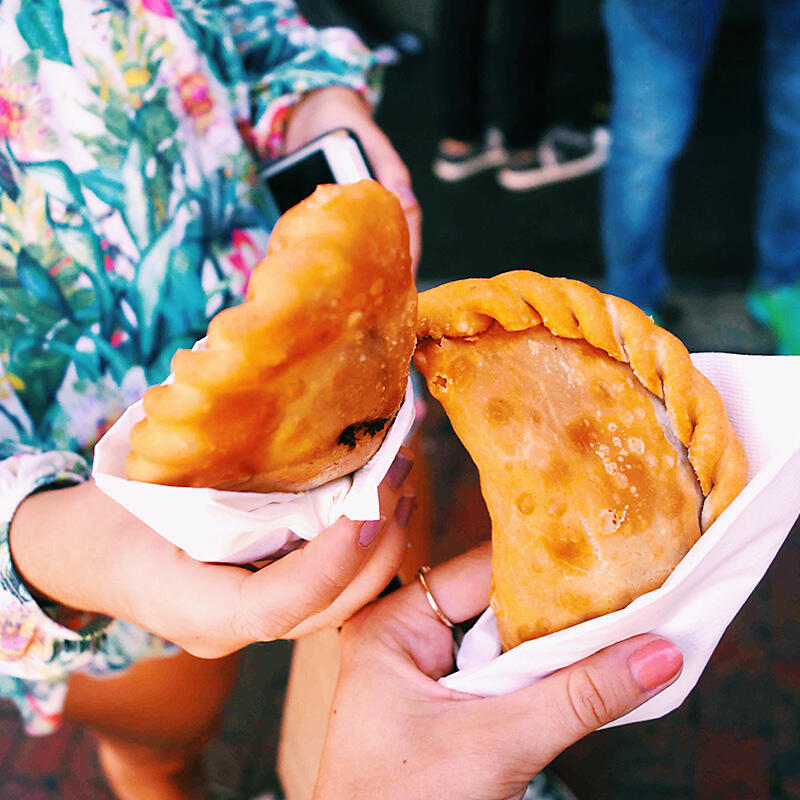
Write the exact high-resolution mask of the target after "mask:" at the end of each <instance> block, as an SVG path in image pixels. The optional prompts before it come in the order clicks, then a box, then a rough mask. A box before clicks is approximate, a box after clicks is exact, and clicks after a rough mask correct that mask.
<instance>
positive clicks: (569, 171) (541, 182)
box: [497, 125, 611, 192]
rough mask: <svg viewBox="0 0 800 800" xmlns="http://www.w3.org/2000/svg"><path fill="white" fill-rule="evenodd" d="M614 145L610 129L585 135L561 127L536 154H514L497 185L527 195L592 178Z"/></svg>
mask: <svg viewBox="0 0 800 800" xmlns="http://www.w3.org/2000/svg"><path fill="white" fill-rule="evenodd" d="M610 143H611V137H610V134H609V133H608V130H607V129H606V128H595V129H594V130H592V131H589V132H584V131H580V130H577V129H575V128H569V127H566V126H563V125H559V126H557V127H555V128H552V129H551V130H550V131H548V132H547V133H546V134H545V135H544V136H543V137H542V140H541V142H540V143H539V146H538V147H537V148H535V149H534V150H519V151H516V152H514V151H512V152H511V154H510V156H509V162H508V164H507V165H506V166H505V167H504V168H503V169H501V170H500V171H499V172H498V173H497V182H498V183H499V184H500V185H501V186H502V187H503V188H504V189H508V190H510V191H512V192H524V191H527V190H529V189H537V188H539V187H541V186H547V185H548V184H551V183H560V182H562V181H568V180H572V179H573V178H580V177H581V176H583V175H589V174H591V173H592V172H596V171H597V170H598V169H600V168H601V167H602V166H603V165H604V164H605V163H606V161H607V160H608V148H609V145H610Z"/></svg>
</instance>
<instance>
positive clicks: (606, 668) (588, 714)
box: [490, 634, 683, 775]
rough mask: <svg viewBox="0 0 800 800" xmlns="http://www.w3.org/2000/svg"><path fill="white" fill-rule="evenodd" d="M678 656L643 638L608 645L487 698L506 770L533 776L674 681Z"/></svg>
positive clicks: (673, 650)
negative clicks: (533, 681) (520, 686)
mask: <svg viewBox="0 0 800 800" xmlns="http://www.w3.org/2000/svg"><path fill="white" fill-rule="evenodd" d="M682 667H683V655H682V654H681V651H680V650H678V648H677V647H675V645H674V644H672V642H669V641H667V640H666V639H663V638H661V637H659V636H654V635H652V634H645V635H643V636H636V637H634V638H632V639H627V640H626V641H624V642H619V643H618V644H615V645H612V646H611V647H607V648H606V649H605V650H601V651H599V652H598V653H595V654H594V655H592V656H590V657H589V658H586V659H584V660H583V661H579V662H578V663H576V664H572V665H571V666H569V667H566V668H564V669H561V670H559V671H558V672H554V673H553V674H552V675H549V676H548V677H547V678H545V679H544V680H542V681H540V682H539V683H537V684H534V685H533V686H529V687H527V688H525V689H521V690H519V691H517V692H513V693H511V694H508V695H505V696H503V697H498V698H492V699H491V700H490V702H491V703H492V705H494V706H495V708H494V709H493V710H492V714H491V716H492V719H493V720H496V724H497V732H496V733H497V735H498V736H499V737H502V738H503V740H504V742H503V744H504V746H505V748H508V750H507V752H508V754H509V755H508V758H509V762H508V763H509V766H510V768H513V769H514V770H515V771H516V770H519V771H521V772H522V773H524V774H525V775H533V774H535V773H536V772H538V771H539V770H540V769H541V768H542V767H544V766H545V765H546V764H548V763H549V762H550V761H552V760H553V759H554V758H555V757H556V756H557V755H558V754H559V753H560V752H561V751H562V750H564V749H565V748H566V747H568V746H569V745H571V744H574V743H575V742H576V741H578V740H579V739H581V738H583V737H584V736H585V735H586V734H587V733H591V732H592V731H594V730H597V728H600V727H602V726H603V725H605V724H606V723H608V722H611V721H612V720H615V719H618V718H619V717H621V716H623V715H625V714H627V713H628V712H629V711H632V710H633V709H635V708H637V707H638V706H640V705H641V704H642V703H644V702H645V701H646V700H649V699H650V698H651V697H653V696H654V695H656V694H658V693H659V692H660V691H662V690H663V689H665V688H666V687H667V686H669V685H670V684H672V683H674V681H675V679H676V678H677V677H678V675H679V674H680V671H681V668H682Z"/></svg>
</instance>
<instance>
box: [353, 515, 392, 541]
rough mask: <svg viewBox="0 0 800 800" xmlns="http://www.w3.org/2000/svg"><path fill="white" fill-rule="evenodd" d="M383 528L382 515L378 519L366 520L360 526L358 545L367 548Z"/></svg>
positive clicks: (383, 518) (384, 523) (384, 524)
mask: <svg viewBox="0 0 800 800" xmlns="http://www.w3.org/2000/svg"><path fill="white" fill-rule="evenodd" d="M385 526H386V517H384V516H383V515H381V517H380V519H370V520H367V521H366V522H365V523H364V524H363V525H362V526H361V531H360V533H359V534H358V543H359V544H360V545H361V546H362V547H369V546H370V545H371V544H372V543H373V542H374V541H375V538H376V537H377V535H378V534H379V533H380V532H381V531H382V530H383V529H384V527H385Z"/></svg>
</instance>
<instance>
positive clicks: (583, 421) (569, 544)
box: [415, 272, 746, 648]
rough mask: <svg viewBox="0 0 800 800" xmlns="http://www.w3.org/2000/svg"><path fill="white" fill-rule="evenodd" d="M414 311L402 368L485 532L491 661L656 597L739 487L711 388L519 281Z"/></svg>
mask: <svg viewBox="0 0 800 800" xmlns="http://www.w3.org/2000/svg"><path fill="white" fill-rule="evenodd" d="M419 300H420V303H419V312H420V321H419V327H418V331H417V333H418V337H419V342H418V345H417V352H416V355H415V363H416V364H417V366H418V367H419V368H420V370H421V371H422V372H423V374H424V375H425V376H426V378H427V381H428V386H429V388H430V390H431V392H432V394H433V395H434V396H435V397H436V398H437V399H439V400H440V401H441V403H442V404H443V406H444V408H445V410H446V412H447V415H448V417H449V418H450V420H451V422H452V424H453V427H454V429H455V431H456V433H457V434H458V436H459V438H460V439H461V440H462V442H463V443H464V445H465V446H466V448H467V450H468V451H469V452H470V455H471V456H472V458H473V459H474V460H475V462H476V464H477V466H478V469H479V472H480V476H481V489H482V491H483V494H484V498H485V499H486V503H487V506H488V508H489V512H490V515H491V518H492V541H493V596H492V605H493V607H494V609H495V611H496V613H497V617H498V626H499V631H500V635H501V640H502V642H503V645H504V647H506V648H509V647H513V646H515V645H516V644H518V643H520V642H521V641H524V640H526V639H530V638H534V637H537V636H541V635H544V634H546V633H550V632H553V631H556V630H560V629H561V628H564V627H566V626H568V625H572V624H575V623H577V622H581V621H583V620H585V619H589V618H591V617H594V616H598V615H600V614H604V613H608V612H610V611H613V610H616V609H619V608H623V607H624V606H625V605H627V604H628V603H629V602H630V601H631V600H632V599H634V598H635V597H637V596H639V595H641V594H643V593H644V592H647V591H649V590H652V589H655V588H657V587H658V586H660V585H661V584H662V583H663V581H664V580H665V579H666V578H667V576H668V575H669V574H670V572H671V571H672V570H673V569H674V567H675V566H676V565H677V563H678V562H679V561H680V559H681V558H682V557H683V556H684V555H685V553H686V552H687V551H688V550H689V548H690V547H691V546H692V544H693V543H694V542H695V541H696V540H697V538H698V537H699V536H700V535H701V532H702V531H703V530H705V529H706V528H707V527H708V526H709V525H710V524H711V523H712V522H713V520H714V519H715V518H716V517H717V516H718V515H719V513H721V511H722V510H723V509H724V508H725V507H726V506H727V505H728V503H729V502H730V501H731V500H732V499H733V497H735V496H736V494H738V492H739V491H740V490H741V488H742V487H743V486H744V483H745V481H746V461H745V458H744V451H743V449H742V447H741V444H740V443H739V440H738V438H737V437H736V435H735V433H734V431H733V429H732V427H731V425H730V422H729V421H728V419H727V416H726V414H725V410H724V407H723V405H722V401H721V399H720V397H719V394H718V393H717V391H716V389H714V387H713V386H711V384H710V383H709V382H708V381H707V380H706V379H705V378H704V377H703V376H702V375H701V374H700V373H699V372H698V371H697V370H696V369H695V368H694V367H693V366H692V363H691V360H690V359H689V355H688V353H687V352H686V349H685V348H684V347H683V345H682V344H681V343H680V342H679V341H678V340H677V339H676V338H675V337H674V336H672V335H671V334H669V333H668V332H667V331H664V330H663V329H661V328H659V327H658V326H656V325H655V324H654V323H653V322H652V320H651V319H649V318H648V317H647V316H645V315H644V314H643V313H642V312H641V311H640V310H639V309H637V308H636V307H635V306H633V305H631V304H630V303H627V302H625V301H624V300H619V299H618V298H613V297H609V296H606V295H603V294H601V293H600V292H597V291H596V290H594V289H591V287H588V286H586V285H585V284H582V283H579V282H577V281H570V280H566V279H551V278H546V277H544V276H541V275H537V274H536V273H530V272H512V273H507V274H505V275H500V276H497V277H496V278H492V279H489V280H468V281H458V282H455V283H451V284H445V285H443V286H440V287H437V288H436V289H432V290H430V291H428V292H425V293H423V294H421V295H420V298H419Z"/></svg>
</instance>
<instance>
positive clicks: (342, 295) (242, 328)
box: [126, 181, 417, 492]
mask: <svg viewBox="0 0 800 800" xmlns="http://www.w3.org/2000/svg"><path fill="white" fill-rule="evenodd" d="M416 309H417V299H416V290H415V288H414V283H413V278H412V274H411V258H410V255H409V244H408V227H407V225H406V221H405V216H404V214H403V210H402V208H401V206H400V203H399V201H398V199H397V198H396V197H395V195H393V194H392V193H391V192H389V191H387V190H386V189H384V188H383V187H382V186H381V185H380V184H378V183H377V182H375V181H361V182H359V183H357V184H352V185H347V186H337V185H326V186H320V187H319V188H318V189H317V190H316V191H315V192H314V194H313V195H312V196H311V197H309V198H308V199H307V200H305V201H303V202H302V203H300V204H299V205H297V206H295V207H294V208H292V209H290V210H289V211H288V212H286V213H285V214H284V215H283V216H282V217H281V218H280V220H279V221H278V223H277V225H276V226H275V228H274V230H273V232H272V235H271V236H270V242H269V250H268V254H267V256H266V258H265V259H264V260H263V261H262V262H261V263H260V264H259V265H258V266H257V267H256V269H255V270H254V272H253V274H252V276H251V278H250V284H249V288H248V297H247V300H246V301H245V302H244V303H242V304H241V305H238V306H234V307H232V308H228V309H225V310H224V311H221V312H220V313H219V314H217V315H216V316H215V317H214V318H213V319H212V320H211V323H210V324H209V328H208V336H207V342H206V348H205V350H202V351H188V350H182V351H178V353H177V354H176V355H175V357H174V358H173V361H172V371H173V375H174V381H173V383H171V384H169V385H164V386H156V387H152V388H151V389H149V390H148V392H147V393H146V395H145V398H144V410H145V413H146V417H145V419H144V420H142V421H141V422H139V423H138V424H137V425H136V426H135V427H134V429H133V431H132V434H131V451H130V455H129V456H128V460H127V463H126V472H127V475H128V477H129V478H131V479H133V480H141V481H147V482H151V483H163V484H169V485H177V486H193V487H211V488H217V489H228V490H236V491H260V492H266V491H302V490H305V489H310V488H313V487H315V486H319V485H321V484H323V483H326V482H327V481H330V480H332V479H334V478H337V477H340V476H342V475H346V474H348V473H350V472H353V471H354V470H356V469H358V468H359V467H361V466H362V465H363V464H364V463H366V461H368V460H369V458H371V457H372V455H373V454H374V453H375V451H376V450H377V449H378V447H379V446H380V444H381V442H382V441H383V437H384V434H385V432H386V430H387V428H388V427H389V425H390V424H391V422H392V420H393V419H394V417H395V415H396V413H397V411H398V409H399V407H400V404H401V402H402V400H403V396H404V393H405V389H406V384H407V381H408V370H409V365H410V361H411V355H412V353H413V350H414V345H415V342H416V339H415V326H416Z"/></svg>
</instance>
